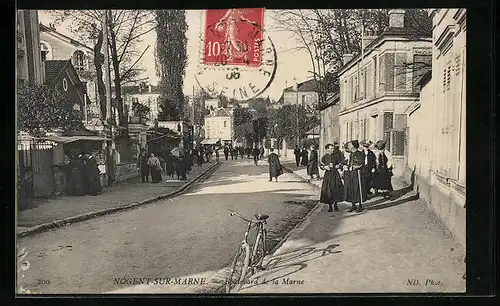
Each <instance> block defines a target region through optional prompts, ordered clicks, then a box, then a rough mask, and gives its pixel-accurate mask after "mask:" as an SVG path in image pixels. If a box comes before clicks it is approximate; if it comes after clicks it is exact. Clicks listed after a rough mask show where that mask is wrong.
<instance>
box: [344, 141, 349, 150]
mask: <svg viewBox="0 0 500 306" xmlns="http://www.w3.org/2000/svg"><path fill="white" fill-rule="evenodd" d="M349 143H350V141H348V142H346V143H344V149H345V150H349Z"/></svg>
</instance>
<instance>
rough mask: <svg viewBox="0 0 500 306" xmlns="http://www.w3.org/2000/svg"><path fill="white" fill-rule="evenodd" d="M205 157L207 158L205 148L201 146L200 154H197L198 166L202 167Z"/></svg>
mask: <svg viewBox="0 0 500 306" xmlns="http://www.w3.org/2000/svg"><path fill="white" fill-rule="evenodd" d="M204 159H205V157H204V156H203V148H202V147H200V148H199V149H198V156H196V160H197V162H198V167H201V166H202V165H203V161H204Z"/></svg>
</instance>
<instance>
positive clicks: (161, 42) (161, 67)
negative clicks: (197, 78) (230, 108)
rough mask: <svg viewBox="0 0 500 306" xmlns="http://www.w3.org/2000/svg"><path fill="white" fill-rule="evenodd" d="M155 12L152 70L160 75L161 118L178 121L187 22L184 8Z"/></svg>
mask: <svg viewBox="0 0 500 306" xmlns="http://www.w3.org/2000/svg"><path fill="white" fill-rule="evenodd" d="M155 12H156V24H157V25H156V27H157V28H156V33H157V40H156V50H155V53H156V57H155V59H156V69H157V74H158V75H159V76H160V84H159V90H160V113H159V115H158V117H159V118H160V119H162V120H179V119H180V118H181V117H182V115H181V112H182V110H183V104H184V93H183V82H184V75H185V70H186V65H187V49H186V45H187V37H186V31H187V24H186V13H185V11H184V10H157V11H155Z"/></svg>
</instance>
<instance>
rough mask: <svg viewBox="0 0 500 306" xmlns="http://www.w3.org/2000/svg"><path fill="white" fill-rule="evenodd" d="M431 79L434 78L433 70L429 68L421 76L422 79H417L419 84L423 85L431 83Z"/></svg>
mask: <svg viewBox="0 0 500 306" xmlns="http://www.w3.org/2000/svg"><path fill="white" fill-rule="evenodd" d="M431 79H432V70H429V71H427V72H426V73H424V74H423V75H422V76H421V77H420V79H419V80H418V81H417V85H420V86H421V87H423V86H425V84H427V83H429V81H430V80H431Z"/></svg>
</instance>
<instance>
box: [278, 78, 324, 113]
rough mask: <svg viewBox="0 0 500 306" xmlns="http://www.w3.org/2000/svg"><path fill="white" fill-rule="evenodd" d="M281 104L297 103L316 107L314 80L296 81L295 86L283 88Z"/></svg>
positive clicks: (317, 97) (316, 95) (316, 97)
mask: <svg viewBox="0 0 500 306" xmlns="http://www.w3.org/2000/svg"><path fill="white" fill-rule="evenodd" d="M280 100H282V103H283V104H299V105H303V106H305V105H309V106H311V107H317V106H318V101H319V95H318V93H317V90H316V81H315V80H308V81H305V82H302V83H298V84H297V86H290V87H287V88H285V89H284V90H283V96H282V99H281V98H280Z"/></svg>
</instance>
